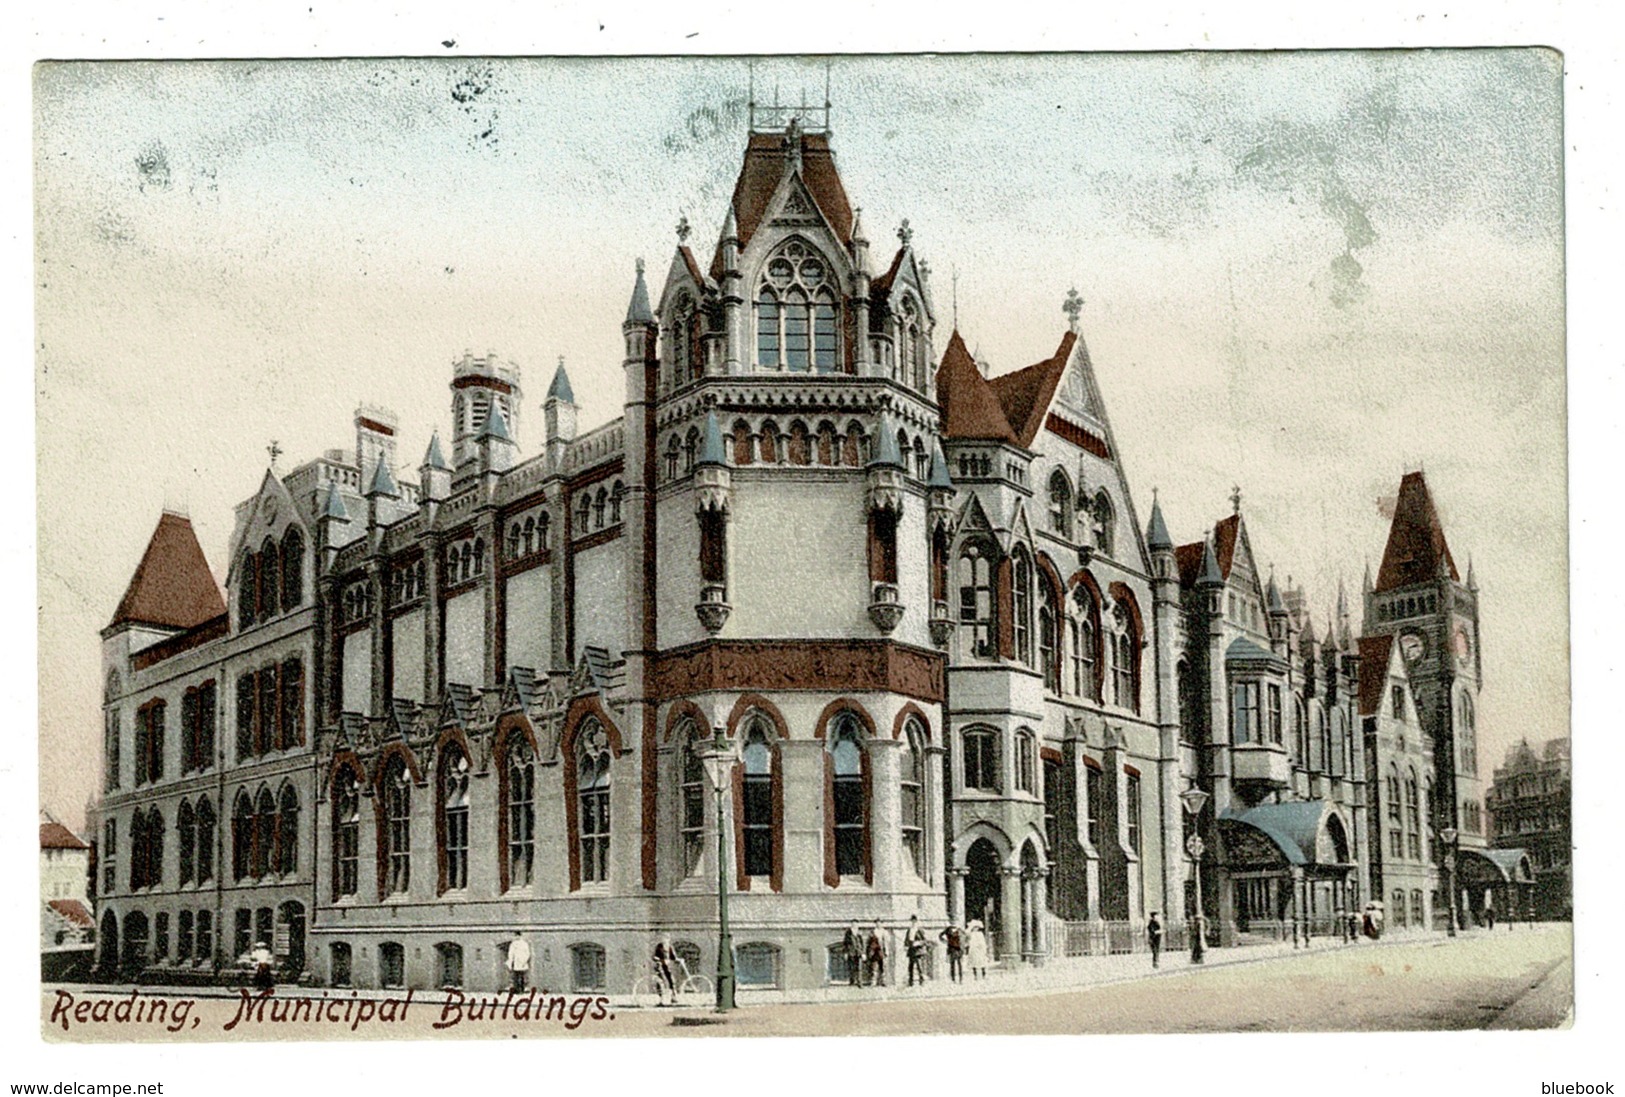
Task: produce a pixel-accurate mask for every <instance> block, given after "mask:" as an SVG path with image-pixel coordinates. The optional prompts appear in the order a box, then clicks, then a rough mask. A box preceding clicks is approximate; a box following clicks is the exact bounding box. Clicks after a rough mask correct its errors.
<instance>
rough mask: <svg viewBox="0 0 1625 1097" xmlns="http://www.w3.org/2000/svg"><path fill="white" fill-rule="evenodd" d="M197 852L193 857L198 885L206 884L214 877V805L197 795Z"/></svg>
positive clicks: (207, 799) (206, 798)
mask: <svg viewBox="0 0 1625 1097" xmlns="http://www.w3.org/2000/svg"><path fill="white" fill-rule="evenodd" d="M196 827H197V831H196V833H197V853H196V855H195V856H194V858H193V863H194V865H195V868H196V876H197V882H198V884H199V885H202V884H207V883H209V882H210V881H211V880H213V879H214V841H215V831H216V826H215V817H214V805H213V804H211V803H209V798H208V797H207V796H200V797H198V801H197V817H196Z"/></svg>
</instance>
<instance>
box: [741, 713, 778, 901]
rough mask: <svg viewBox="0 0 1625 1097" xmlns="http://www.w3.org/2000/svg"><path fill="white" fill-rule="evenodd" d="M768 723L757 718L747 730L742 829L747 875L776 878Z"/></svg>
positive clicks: (744, 751) (744, 752)
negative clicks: (774, 876)
mask: <svg viewBox="0 0 1625 1097" xmlns="http://www.w3.org/2000/svg"><path fill="white" fill-rule="evenodd" d="M768 731H769V728H768V726H767V721H766V720H763V719H761V718H760V717H757V718H755V719H752V720H751V721H750V725H749V727H748V728H747V729H746V731H745V742H744V749H743V755H744V757H743V761H744V778H743V787H742V789H741V794H742V799H743V804H742V805H741V806H742V807H743V809H744V814H743V820H742V822H741V829H742V830H743V832H744V836H745V845H744V854H745V869H744V870H745V875H746V876H773V875H774V874H775V868H776V866H775V865H774V858H773V852H774V851H773V747H772V746H771V742H770V740H769V738H768Z"/></svg>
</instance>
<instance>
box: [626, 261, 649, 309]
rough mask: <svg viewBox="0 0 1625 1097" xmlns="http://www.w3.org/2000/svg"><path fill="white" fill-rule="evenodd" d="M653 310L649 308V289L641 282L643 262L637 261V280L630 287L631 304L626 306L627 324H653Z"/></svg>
mask: <svg viewBox="0 0 1625 1097" xmlns="http://www.w3.org/2000/svg"><path fill="white" fill-rule="evenodd" d="M654 319H655V314H654V310H652V309H651V308H650V307H649V287H648V285H647V284H646V283H645V282H644V281H643V260H642V259H639V260H638V280H637V281H636V282H635V283H633V285H632V302H631V304H629V305H627V306H626V322H627V323H628V324H652V323H654Z"/></svg>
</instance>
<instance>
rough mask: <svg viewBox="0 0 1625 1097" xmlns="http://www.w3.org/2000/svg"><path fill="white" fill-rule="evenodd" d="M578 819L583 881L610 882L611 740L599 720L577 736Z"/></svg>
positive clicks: (591, 723) (582, 728) (591, 722)
mask: <svg viewBox="0 0 1625 1097" xmlns="http://www.w3.org/2000/svg"><path fill="white" fill-rule="evenodd" d="M575 760H576V811H577V815H576V819H577V827H578V829H579V831H580V850H581V881H582V883H605V882H607V881H608V880H609V739H608V737H607V736H606V735H605V734H604V729H603V727H602V726H601V725H600V724H599V723H598V722H597V721H596V720H588V721H587V722H586V723H584V724H583V725H582V726H581V730H580V733H579V734H578V735H577V736H576V759H575Z"/></svg>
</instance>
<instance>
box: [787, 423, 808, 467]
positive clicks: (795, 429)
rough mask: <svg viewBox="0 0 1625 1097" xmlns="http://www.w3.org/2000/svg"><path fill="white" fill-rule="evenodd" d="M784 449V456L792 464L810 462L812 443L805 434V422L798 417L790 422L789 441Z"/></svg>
mask: <svg viewBox="0 0 1625 1097" xmlns="http://www.w3.org/2000/svg"><path fill="white" fill-rule="evenodd" d="M785 450H786V453H785V457H786V459H787V460H788V461H789V462H790V464H792V465H806V464H811V463H812V444H811V441H810V440H809V437H808V434H807V424H806V423H803V422H802V421H801V420H800V419H796V420H793V421H792V422H791V423H790V441H789V444H788V445H787V446H786V447H785Z"/></svg>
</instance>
